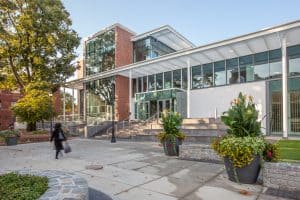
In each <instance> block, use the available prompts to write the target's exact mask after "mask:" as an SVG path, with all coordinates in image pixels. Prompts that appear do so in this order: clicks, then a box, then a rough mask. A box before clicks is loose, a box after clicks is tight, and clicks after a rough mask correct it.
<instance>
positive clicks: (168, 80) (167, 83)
mask: <svg viewBox="0 0 300 200" xmlns="http://www.w3.org/2000/svg"><path fill="white" fill-rule="evenodd" d="M164 81H165V82H164V89H169V88H171V87H172V72H165V73H164Z"/></svg>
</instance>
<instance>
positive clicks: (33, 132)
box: [32, 130, 49, 135]
mask: <svg viewBox="0 0 300 200" xmlns="http://www.w3.org/2000/svg"><path fill="white" fill-rule="evenodd" d="M48 133H49V131H45V130H37V131H32V134H34V135H42V134H48Z"/></svg>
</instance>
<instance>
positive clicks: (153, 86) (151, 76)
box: [148, 75, 155, 91]
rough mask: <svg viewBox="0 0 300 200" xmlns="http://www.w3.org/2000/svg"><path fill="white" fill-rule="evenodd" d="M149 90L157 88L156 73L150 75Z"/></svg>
mask: <svg viewBox="0 0 300 200" xmlns="http://www.w3.org/2000/svg"><path fill="white" fill-rule="evenodd" d="M148 87H149V88H148V90H149V91H153V90H155V76H154V75H150V76H148Z"/></svg>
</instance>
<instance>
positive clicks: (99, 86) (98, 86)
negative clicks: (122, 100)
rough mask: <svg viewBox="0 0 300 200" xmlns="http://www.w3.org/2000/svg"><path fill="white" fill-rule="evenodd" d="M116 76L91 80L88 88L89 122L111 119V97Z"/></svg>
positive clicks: (96, 122) (95, 122) (87, 85)
mask: <svg viewBox="0 0 300 200" xmlns="http://www.w3.org/2000/svg"><path fill="white" fill-rule="evenodd" d="M113 83H114V77H110V78H105V79H100V80H95V81H90V82H88V83H87V84H86V90H87V110H86V111H87V120H88V124H98V123H101V122H103V121H107V120H111V113H112V110H111V103H110V102H111V99H112V98H113V95H114V94H113V91H112V90H113V89H112V85H113Z"/></svg>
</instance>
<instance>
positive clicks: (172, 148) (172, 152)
mask: <svg viewBox="0 0 300 200" xmlns="http://www.w3.org/2000/svg"><path fill="white" fill-rule="evenodd" d="M163 145H164V151H165V154H166V155H167V156H178V154H179V142H178V139H177V138H176V139H175V140H169V139H167V140H164V141H163Z"/></svg>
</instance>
